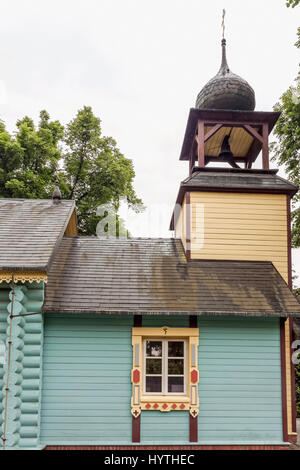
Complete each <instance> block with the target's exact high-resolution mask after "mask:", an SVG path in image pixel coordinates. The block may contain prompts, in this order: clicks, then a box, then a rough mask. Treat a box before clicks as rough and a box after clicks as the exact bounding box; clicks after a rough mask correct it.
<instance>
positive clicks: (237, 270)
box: [43, 237, 300, 316]
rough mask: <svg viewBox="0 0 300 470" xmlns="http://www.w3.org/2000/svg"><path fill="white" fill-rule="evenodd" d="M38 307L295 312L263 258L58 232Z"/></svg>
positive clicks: (297, 307)
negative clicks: (190, 254)
mask: <svg viewBox="0 0 300 470" xmlns="http://www.w3.org/2000/svg"><path fill="white" fill-rule="evenodd" d="M43 311H44V312H52V313H54V312H58V313H118V314H120V313H123V314H130V313H136V314H138V313H144V314H159V313H161V314H191V315H253V316H295V315H298V316H300V304H299V303H298V302H297V300H296V298H295V297H294V295H293V294H292V293H291V291H290V289H289V288H288V286H287V284H286V283H285V282H284V280H283V279H282V277H281V276H280V274H279V273H278V272H277V271H276V269H275V268H274V266H273V265H272V263H270V262H239V261H194V262H188V263H187V261H186V257H185V254H184V250H183V247H182V243H181V241H180V240H176V239H128V240H124V239H123V240H122V239H117V240H114V239H98V238H97V237H79V238H71V237H64V238H63V240H62V243H61V245H60V248H59V250H58V253H57V256H56V258H55V260H54V262H53V264H52V267H51V269H50V272H49V274H48V284H47V287H46V300H45V304H44V308H43Z"/></svg>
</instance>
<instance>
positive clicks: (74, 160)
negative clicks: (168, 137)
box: [0, 107, 143, 236]
mask: <svg viewBox="0 0 300 470" xmlns="http://www.w3.org/2000/svg"><path fill="white" fill-rule="evenodd" d="M58 164H59V165H60V168H61V169H60V170H59V186H60V189H61V192H62V195H63V198H66V199H75V201H76V205H77V215H78V227H79V233H80V234H82V235H95V234H96V228H97V224H98V222H99V221H101V220H103V219H105V224H104V225H105V233H107V235H108V236H110V235H111V236H112V235H113V234H116V235H117V236H125V234H126V233H127V232H126V228H125V224H124V221H123V220H122V219H121V218H120V217H119V215H118V210H119V207H120V203H121V201H122V200H126V202H127V204H128V206H129V207H130V208H131V209H133V210H135V211H140V210H143V206H142V201H141V199H139V198H138V197H137V195H136V194H135V191H134V188H133V179H134V176H135V173H134V169H133V164H132V161H131V160H129V159H128V158H125V157H124V155H122V153H121V152H120V151H119V149H118V148H117V145H116V142H115V141H114V139H112V138H111V137H104V136H102V135H101V125H100V119H99V118H97V117H96V116H94V114H93V112H92V109H91V108H90V107H84V108H83V109H81V110H79V111H78V113H77V115H76V117H75V118H74V119H73V120H72V121H71V122H70V123H69V124H68V125H67V126H66V129H65V130H64V128H63V126H62V125H61V124H60V123H59V122H58V121H50V117H49V115H48V113H47V112H46V111H42V112H41V113H40V119H39V123H38V127H37V128H36V127H35V125H34V122H33V120H32V119H30V118H29V117H25V118H23V119H22V120H20V121H18V122H17V131H16V133H15V135H14V136H11V135H10V134H9V133H8V132H7V131H6V129H5V126H4V124H3V123H2V122H0V197H15V198H41V199H43V198H50V197H51V196H52V192H53V189H54V183H55V179H56V169H57V167H58ZM102 205H105V207H106V210H105V211H104V212H103V211H102V213H101V210H99V211H98V212H97V209H98V207H99V206H102Z"/></svg>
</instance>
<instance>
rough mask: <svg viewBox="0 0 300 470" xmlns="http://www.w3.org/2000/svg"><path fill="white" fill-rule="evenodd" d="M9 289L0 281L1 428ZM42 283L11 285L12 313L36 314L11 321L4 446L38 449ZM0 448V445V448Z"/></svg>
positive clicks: (6, 363) (2, 426)
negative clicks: (1, 347) (2, 349)
mask: <svg viewBox="0 0 300 470" xmlns="http://www.w3.org/2000/svg"><path fill="white" fill-rule="evenodd" d="M11 299H12V290H11V284H9V285H8V284H5V283H1V284H0V339H1V340H2V341H4V342H5V344H6V358H5V364H4V365H3V366H0V424H1V429H0V432H1V435H2V433H3V428H4V406H5V394H6V393H5V387H6V380H7V368H8V361H7V359H8V340H9V327H10V313H11V308H12V307H11V303H10V302H11ZM43 302H44V283H43V282H41V283H36V282H34V283H32V284H30V283H26V284H25V285H24V284H23V285H17V286H15V298H14V304H13V306H14V311H13V314H14V315H18V314H27V313H29V312H30V313H36V314H37V315H36V314H35V315H29V316H24V317H16V318H13V320H12V337H11V340H12V343H11V363H10V374H9V382H8V392H7V420H6V449H38V448H39V432H40V403H41V393H40V392H41V373H42V369H41V365H42V362H41V357H42V351H43V336H44V335H43V317H42V315H41V314H38V313H40V312H41V309H42V305H43ZM1 448H2V447H1Z"/></svg>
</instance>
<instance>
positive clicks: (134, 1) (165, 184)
mask: <svg viewBox="0 0 300 470" xmlns="http://www.w3.org/2000/svg"><path fill="white" fill-rule="evenodd" d="M223 8H225V9H226V18H225V24H226V29H225V37H226V39H227V57H228V63H229V67H230V68H231V70H232V71H233V72H235V73H237V74H238V75H241V76H242V77H243V78H245V79H246V80H247V81H248V82H249V83H250V84H251V86H252V87H253V88H254V90H255V92H256V102H257V105H256V110H257V111H271V110H272V106H273V105H274V104H275V102H276V101H277V100H278V98H279V97H280V95H281V94H282V93H283V92H284V91H285V90H286V89H287V88H288V86H289V85H291V84H292V82H293V80H294V79H295V77H296V75H297V71H298V62H299V51H298V50H297V49H296V47H294V43H295V41H296V30H297V27H298V25H299V12H300V6H299V7H298V8H297V7H296V8H295V9H291V8H286V6H285V0H263V1H262V0H248V1H246V0H244V1H241V0H240V1H237V0H222V1H219V0H210V1H205V2H204V1H202V2H201V1H200V0H151V1H147V0H85V1H78V0H72V1H71V0H59V1H58V0H51V1H47V2H46V1H45V0H44V1H41V0H26V2H24V1H23V0H10V1H9V0H6V1H5V0H4V1H2V2H1V26H0V41H1V45H2V47H1V67H0V118H1V119H2V120H3V121H4V122H5V123H6V125H7V128H8V130H9V131H12V130H14V125H15V122H16V120H17V119H20V118H22V117H23V116H24V115H29V116H30V117H32V118H33V119H35V120H36V121H37V120H38V114H39V111H40V110H41V109H46V110H47V111H48V112H49V113H50V115H51V118H52V119H59V120H60V121H61V122H62V123H63V124H65V123H67V122H68V121H70V120H71V119H72V118H73V117H74V116H75V114H76V112H77V110H78V109H79V108H80V107H82V106H84V105H90V106H92V108H93V111H94V113H95V114H96V115H97V116H99V117H100V118H101V120H102V129H103V133H104V135H110V136H112V137H114V138H115V139H116V140H117V143H118V146H119V148H120V150H121V151H122V153H124V155H125V156H126V157H128V158H131V159H132V160H133V162H134V167H135V171H136V179H135V189H136V192H137V194H138V195H139V196H140V197H141V198H142V199H143V202H144V204H145V205H146V206H147V207H148V211H147V212H146V213H145V214H144V215H142V216H140V218H139V219H138V220H139V221H138V225H139V226H137V221H135V223H134V222H132V223H130V227H129V228H131V232H132V234H133V235H134V236H170V235H171V232H168V226H169V221H170V216H171V211H172V206H173V204H174V202H175V198H176V195H177V191H178V188H179V183H180V181H181V180H183V179H184V178H185V177H186V176H187V175H188V164H187V162H179V152H180V149H181V144H182V140H183V135H184V131H185V126H186V121H187V116H188V112H189V109H190V108H191V107H193V106H194V104H195V100H196V96H197V93H198V92H199V91H200V89H201V88H202V87H203V86H204V84H205V83H206V82H207V81H208V80H209V79H210V78H211V77H212V76H213V75H215V73H216V72H217V71H218V68H219V65H220V60H221V48H220V40H221V15H222V9H223ZM281 174H282V173H281ZM162 204H164V206H163V209H161V207H160V206H161V205H162ZM294 251H296V250H294ZM295 262H296V264H297V266H295V267H296V268H297V271H298V273H299V275H300V269H299V268H298V266H300V254H299V251H297V253H294V263H295Z"/></svg>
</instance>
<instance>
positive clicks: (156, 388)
mask: <svg viewBox="0 0 300 470" xmlns="http://www.w3.org/2000/svg"><path fill="white" fill-rule="evenodd" d="M146 392H148V393H149V392H150V393H160V392H161V377H146Z"/></svg>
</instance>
